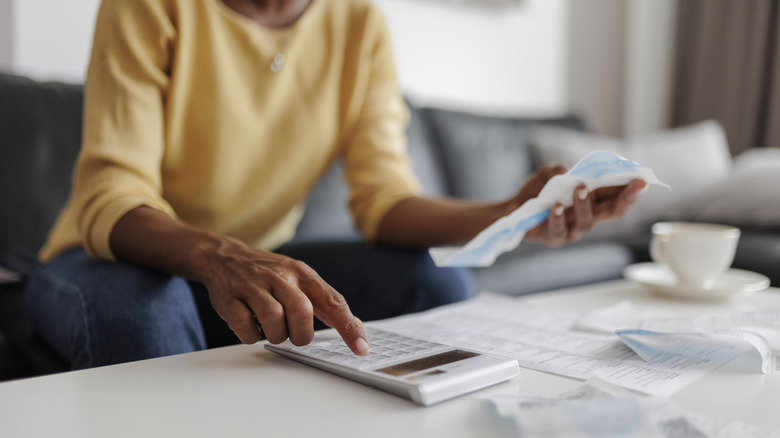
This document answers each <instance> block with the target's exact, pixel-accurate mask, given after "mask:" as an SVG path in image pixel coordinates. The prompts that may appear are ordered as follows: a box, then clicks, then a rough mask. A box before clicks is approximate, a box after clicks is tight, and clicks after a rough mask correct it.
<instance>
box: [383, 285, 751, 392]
mask: <svg viewBox="0 0 780 438" xmlns="http://www.w3.org/2000/svg"><path fill="white" fill-rule="evenodd" d="M578 319H579V316H578V315H577V314H576V313H573V312H564V311H554V310H549V309H541V308H535V307H532V306H529V305H528V304H527V303H523V302H522V301H521V300H518V299H517V298H514V297H509V296H505V295H498V294H490V293H482V294H479V295H478V296H477V297H475V298H473V299H471V300H468V301H464V302H461V303H456V304H452V305H449V306H444V307H440V308H437V309H432V310H429V311H427V312H422V313H417V314H413V315H406V316H401V317H398V318H393V319H388V320H383V321H376V322H372V323H370V324H369V325H373V326H377V327H379V328H382V329H385V330H389V331H394V332H397V333H400V334H403V335H407V336H414V337H418V338H422V339H428V340H431V341H436V342H440V343H444V344H449V345H454V346H457V347H461V348H469V349H473V350H477V351H481V352H485V353H491V354H497V355H501V356H505V357H511V358H514V359H517V361H518V363H519V364H520V366H522V367H526V368H530V369H535V370H539V371H545V372H549V373H554V374H559V375H563V376H568V377H572V378H575V379H581V380H587V379H589V378H592V377H599V378H601V379H603V380H606V381H608V382H610V383H612V384H615V385H618V386H621V387H624V388H629V389H632V390H635V391H639V392H642V393H646V394H651V395H656V396H667V395H670V394H672V393H674V392H676V391H678V390H680V389H682V388H683V387H685V386H687V385H688V384H690V383H692V382H694V381H695V380H697V379H698V378H700V377H701V376H703V375H704V374H706V373H707V372H709V371H711V370H713V369H715V368H717V367H719V366H721V365H723V364H724V363H726V362H728V361H729V360H731V359H733V358H735V357H737V356H739V355H741V354H743V353H744V352H745V351H747V350H748V349H749V348H750V347H749V346H747V345H745V344H743V343H728V344H725V345H720V344H718V345H717V348H709V349H706V348H705V349H698V350H691V351H676V352H671V353H668V354H663V355H658V357H653V358H651V359H650V360H649V361H645V360H644V359H642V357H640V356H639V355H638V354H637V353H636V352H635V351H634V350H632V349H631V348H630V347H629V346H628V345H627V344H626V343H624V342H623V341H622V340H621V339H620V338H619V337H618V336H616V335H615V333H614V332H613V333H598V332H586V331H580V330H576V325H577V321H578Z"/></svg>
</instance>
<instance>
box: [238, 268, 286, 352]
mask: <svg viewBox="0 0 780 438" xmlns="http://www.w3.org/2000/svg"><path fill="white" fill-rule="evenodd" d="M277 281H278V280H274V282H272V285H271V286H269V287H268V288H269V289H270V290H272V291H273V290H275V289H277V288H280V287H281V286H280V285H278V284H275V282H277ZM244 300H245V304H246V305H247V306H248V307H249V308H250V309H251V311H252V313H253V314H254V315H255V316H257V320H258V322H259V323H260V327H261V329H262V331H263V333H265V337H266V339H268V342H270V343H272V344H278V343H280V342H284V341H285V340H286V339H287V337H288V332H287V321H286V319H285V309H284V307H283V306H282V304H281V303H280V302H279V301H277V300H276V298H275V297H274V296H273V295H271V294H269V293H253V294H250V295H247V296H246V297H244Z"/></svg>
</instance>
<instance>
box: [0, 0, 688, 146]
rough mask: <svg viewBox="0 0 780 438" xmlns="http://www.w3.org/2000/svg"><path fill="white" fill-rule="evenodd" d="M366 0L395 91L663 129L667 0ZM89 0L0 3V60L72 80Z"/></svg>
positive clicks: (670, 7)
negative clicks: (397, 81)
mask: <svg viewBox="0 0 780 438" xmlns="http://www.w3.org/2000/svg"><path fill="white" fill-rule="evenodd" d="M315 1H316V0H315ZM373 1H374V2H375V3H377V4H378V6H379V7H380V8H381V9H382V10H383V11H384V13H385V15H386V17H387V20H388V23H389V25H390V28H391V31H392V33H393V38H394V43H395V47H396V55H397V58H398V65H399V71H400V77H401V86H402V88H403V91H404V92H405V93H406V94H407V95H408V96H410V98H412V99H413V100H415V101H417V102H419V103H421V104H428V105H437V106H444V107H449V108H453V109H463V110H469V111H475V112H483V113H491V114H501V113H508V114H528V115H555V114H563V113H569V112H576V113H578V114H580V115H582V116H583V117H584V118H585V120H586V123H587V124H588V126H589V128H590V129H591V130H593V131H594V132H596V133H600V134H605V135H614V136H626V135H635V134H640V133H642V132H649V131H654V130H657V129H661V128H664V127H666V126H668V123H669V120H670V116H669V99H670V83H671V82H672V81H671V79H670V75H671V69H672V66H671V62H672V59H673V53H672V52H673V51H672V49H671V47H672V43H673V37H674V22H675V11H676V3H677V1H678V0H516V1H515V2H511V3H512V4H510V5H506V6H501V5H498V6H487V3H492V2H486V1H483V2H481V1H480V0H473V1H471V2H463V1H456V0H373ZM98 4H99V0H67V1H62V0H0V69H2V70H4V71H10V72H15V73H19V74H24V75H29V76H33V77H35V78H38V79H42V80H62V81H72V82H80V81H83V78H84V70H85V66H86V62H87V57H88V53H89V47H90V44H91V35H92V29H93V23H94V19H95V15H96V10H97V6H98Z"/></svg>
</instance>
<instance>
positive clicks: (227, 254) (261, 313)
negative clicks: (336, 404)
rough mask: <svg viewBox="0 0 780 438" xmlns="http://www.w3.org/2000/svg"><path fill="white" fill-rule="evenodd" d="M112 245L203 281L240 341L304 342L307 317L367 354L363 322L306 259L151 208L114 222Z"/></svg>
mask: <svg viewBox="0 0 780 438" xmlns="http://www.w3.org/2000/svg"><path fill="white" fill-rule="evenodd" d="M110 245H111V250H112V252H113V253H114V255H115V256H116V257H117V258H118V259H121V260H123V261H126V262H129V263H135V264H139V265H143V266H148V267H151V268H155V269H159V270H161V271H163V272H167V273H169V274H171V275H177V276H180V277H184V278H188V279H193V280H197V281H200V282H202V283H203V284H204V285H205V286H206V288H207V289H208V291H209V298H210V300H211V305H212V306H213V307H214V310H216V312H217V314H219V316H220V317H222V319H223V320H225V322H226V323H227V324H228V326H229V327H230V328H231V330H233V332H234V333H235V334H236V336H238V338H239V339H240V340H241V342H243V343H245V344H252V343H255V342H257V341H258V340H260V338H261V334H262V333H264V334H265V336H266V338H267V339H268V341H269V342H271V343H279V342H283V341H284V340H286V339H288V338H289V339H290V341H291V342H292V343H293V344H295V345H305V344H308V343H309V342H311V340H312V339H313V338H314V319H313V318H314V317H315V316H316V317H317V318H319V319H320V320H321V321H322V322H324V323H325V324H327V325H328V326H330V327H333V328H334V329H336V331H338V332H339V334H340V335H341V337H342V338H343V339H344V342H345V343H346V344H347V346H349V348H350V349H351V350H352V351H353V352H354V353H356V354H367V353H368V352H369V349H370V347H369V344H368V340H367V337H366V333H365V330H364V329H363V323H362V322H361V321H360V320H359V319H358V318H356V317H355V316H354V315H352V312H351V311H350V310H349V306H348V305H347V303H346V301H345V299H344V297H343V296H342V295H341V294H339V293H338V292H336V290H334V289H333V288H332V287H331V286H330V285H328V284H327V283H326V282H325V281H324V280H323V279H322V278H320V276H319V275H317V273H316V272H314V270H313V269H311V268H310V267H309V266H307V265H306V264H305V263H303V262H300V261H297V260H293V259H290V258H288V257H285V256H282V255H279V254H275V253H272V252H269V251H263V250H258V249H254V248H251V247H249V246H248V245H246V244H244V243H242V242H240V241H238V240H236V239H232V238H230V237H226V236H222V235H219V234H215V233H211V232H208V231H205V230H202V229H200V228H197V227H194V226H191V225H188V224H186V223H184V222H182V221H179V220H176V219H174V218H172V217H170V216H168V215H166V214H165V213H162V212H160V211H158V210H155V209H153V208H151V207H147V206H141V207H137V208H135V209H133V210H131V211H129V212H127V213H126V214H125V215H124V216H123V217H122V218H121V219H120V220H119V221H118V222H117V224H116V225H115V226H114V228H113V230H112V232H111V237H110Z"/></svg>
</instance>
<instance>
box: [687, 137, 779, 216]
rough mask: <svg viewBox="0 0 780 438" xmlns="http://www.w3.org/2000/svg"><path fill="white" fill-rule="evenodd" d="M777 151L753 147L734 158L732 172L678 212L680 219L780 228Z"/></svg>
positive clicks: (775, 149)
mask: <svg viewBox="0 0 780 438" xmlns="http://www.w3.org/2000/svg"><path fill="white" fill-rule="evenodd" d="M778 187H780V148H755V149H750V150H748V151H746V152H743V153H742V154H740V155H738V156H737V157H736V158H735V159H734V171H733V173H732V174H731V175H730V176H729V177H728V178H727V179H725V180H724V181H722V182H720V183H719V184H716V185H714V186H712V187H710V188H708V189H707V190H705V191H704V192H703V193H701V194H700V195H699V196H698V197H697V198H696V199H693V200H692V201H691V202H689V203H688V204H687V205H686V206H685V207H684V209H683V210H682V211H681V212H680V214H681V219H683V220H690V221H699V222H715V223H725V224H730V225H735V226H737V227H740V228H775V229H777V228H780V196H778V195H777V191H776V190H777V188H778Z"/></svg>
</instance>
